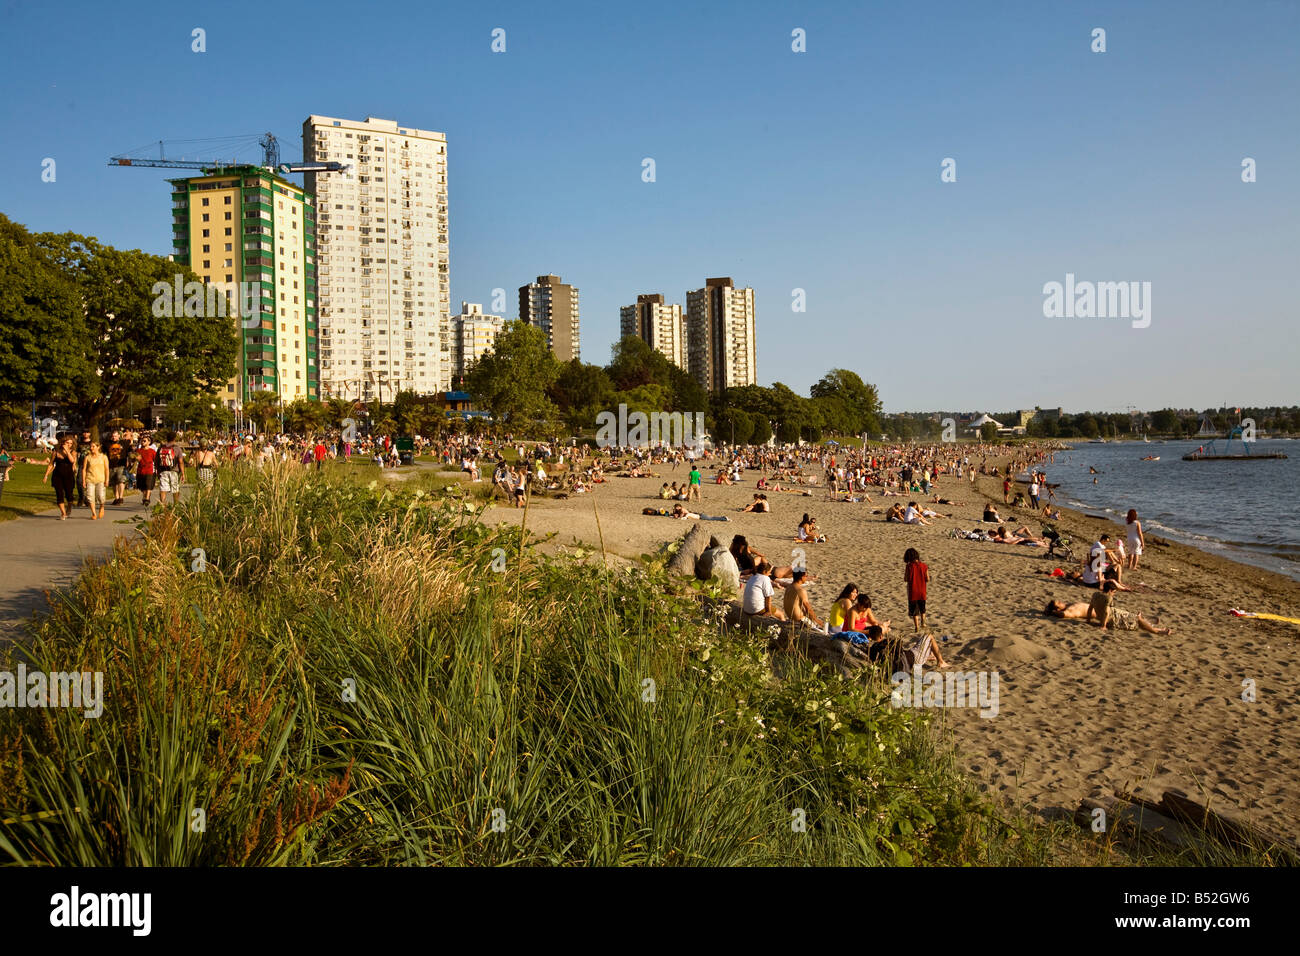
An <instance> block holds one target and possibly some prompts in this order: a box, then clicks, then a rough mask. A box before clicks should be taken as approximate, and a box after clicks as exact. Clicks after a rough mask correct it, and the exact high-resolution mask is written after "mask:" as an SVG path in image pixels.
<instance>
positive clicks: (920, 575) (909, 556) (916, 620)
mask: <svg viewBox="0 0 1300 956" xmlns="http://www.w3.org/2000/svg"><path fill="white" fill-rule="evenodd" d="M903 580H904V581H906V582H907V616H908V617H910V618H911V619H912V626H913V627H915V628H916V633H918V634H920V633H921V628H922V627H924V626H925V586H926V583H927V582H929V580H930V569H929V567H927V566H926V563H925V562H924V561H922V560H921V553H920V552H919V551H917V550H916V548H908V549H907V551H905V552H904V553H903Z"/></svg>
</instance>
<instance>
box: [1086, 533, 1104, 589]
mask: <svg viewBox="0 0 1300 956" xmlns="http://www.w3.org/2000/svg"><path fill="white" fill-rule="evenodd" d="M1106 568H1107V564H1106V546H1105V545H1104V544H1102V543H1101V542H1100V541H1094V542H1093V544H1092V547H1091V548H1089V549H1088V566H1087V567H1086V568H1084V569H1083V583H1084V584H1096V583H1097V582H1098V581H1099V580H1101V576H1102V574H1104V573H1105V571H1106Z"/></svg>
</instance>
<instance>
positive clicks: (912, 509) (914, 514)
mask: <svg viewBox="0 0 1300 956" xmlns="http://www.w3.org/2000/svg"><path fill="white" fill-rule="evenodd" d="M929 523H930V522H929V521H927V520H926V519H925V515H923V514H922V513H921V509H920V508H918V507H917V506H916V502H915V501H909V502H908V503H907V510H906V511H904V512H903V524H929Z"/></svg>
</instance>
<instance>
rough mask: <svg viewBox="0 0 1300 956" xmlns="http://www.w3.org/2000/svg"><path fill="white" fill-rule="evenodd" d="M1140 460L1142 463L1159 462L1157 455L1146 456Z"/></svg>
mask: <svg viewBox="0 0 1300 956" xmlns="http://www.w3.org/2000/svg"><path fill="white" fill-rule="evenodd" d="M1142 460H1143V461H1159V460H1160V456H1159V455H1147V456H1146V457H1145V458H1143V459H1142Z"/></svg>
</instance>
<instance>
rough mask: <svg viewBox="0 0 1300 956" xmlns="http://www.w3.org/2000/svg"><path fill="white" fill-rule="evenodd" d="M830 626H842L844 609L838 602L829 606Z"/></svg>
mask: <svg viewBox="0 0 1300 956" xmlns="http://www.w3.org/2000/svg"><path fill="white" fill-rule="evenodd" d="M830 626H831V627H840V628H842V627H843V626H844V608H843V607H841V606H840V602H839V601H836V602H835V603H834V604H832V605H831V620H830Z"/></svg>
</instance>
